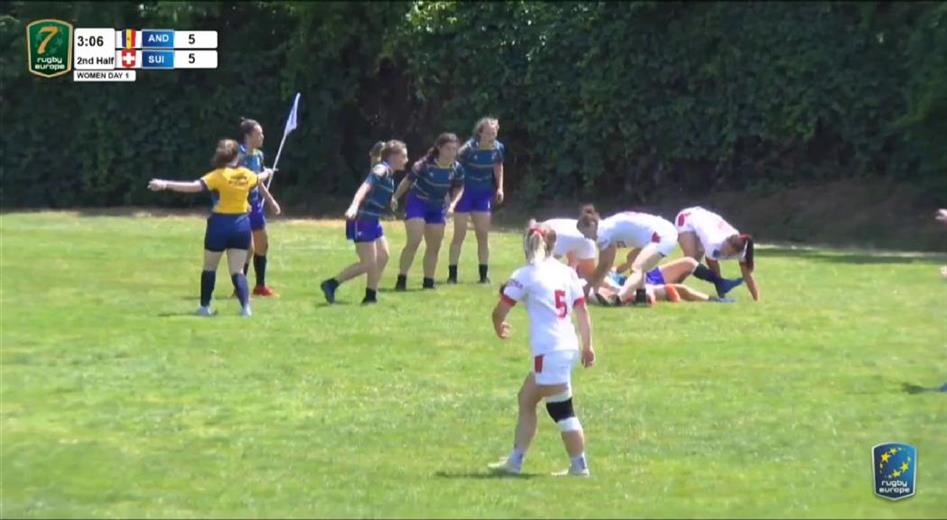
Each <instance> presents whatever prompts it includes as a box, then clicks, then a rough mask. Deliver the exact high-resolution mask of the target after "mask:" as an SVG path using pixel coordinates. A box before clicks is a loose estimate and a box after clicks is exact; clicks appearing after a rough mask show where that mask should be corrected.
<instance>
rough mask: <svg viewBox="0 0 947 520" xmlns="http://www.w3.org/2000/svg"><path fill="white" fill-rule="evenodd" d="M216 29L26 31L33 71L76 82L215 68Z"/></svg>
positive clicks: (40, 27)
mask: <svg viewBox="0 0 947 520" xmlns="http://www.w3.org/2000/svg"><path fill="white" fill-rule="evenodd" d="M216 49H217V31H180V30H175V29H121V30H118V29H114V28H77V29H73V27H72V24H70V23H68V22H65V21H62V20H54V19H44V20H36V21H34V22H32V23H30V24H29V25H27V27H26V53H27V67H28V69H29V71H30V73H32V74H35V75H37V76H41V77H44V78H52V77H56V76H61V75H64V74H68V73H69V72H70V71H73V81H135V80H136V79H137V70H138V69H145V70H147V69H156V70H170V69H216V68H217V50H216Z"/></svg>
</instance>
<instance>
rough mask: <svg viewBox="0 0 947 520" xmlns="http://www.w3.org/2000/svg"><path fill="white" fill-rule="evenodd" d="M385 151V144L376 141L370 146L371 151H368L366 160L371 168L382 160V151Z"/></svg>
mask: <svg viewBox="0 0 947 520" xmlns="http://www.w3.org/2000/svg"><path fill="white" fill-rule="evenodd" d="M384 149H385V142H384V141H378V142H377V143H375V144H374V146H372V149H371V150H369V151H368V160H369V161H371V163H372V164H371V166H375V165H376V164H378V163H379V162H381V160H382V151H383V150H384Z"/></svg>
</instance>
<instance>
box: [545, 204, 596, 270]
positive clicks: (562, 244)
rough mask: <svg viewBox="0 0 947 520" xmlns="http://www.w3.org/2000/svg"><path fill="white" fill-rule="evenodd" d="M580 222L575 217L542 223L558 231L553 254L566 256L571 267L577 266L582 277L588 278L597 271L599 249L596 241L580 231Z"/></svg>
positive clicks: (552, 219) (559, 256) (556, 256)
mask: <svg viewBox="0 0 947 520" xmlns="http://www.w3.org/2000/svg"><path fill="white" fill-rule="evenodd" d="M578 223H579V221H578V220H576V219H574V218H551V219H549V220H547V221H545V222H543V223H542V225H544V226H547V227H549V228H550V229H552V230H553V231H555V232H556V248H555V249H554V250H553V252H552V256H554V257H555V258H562V257H563V256H564V257H566V260H567V263H568V264H569V267H573V268H575V271H576V272H577V273H578V274H579V277H580V278H584V279H586V280H588V279H589V278H590V277H591V276H592V272H593V271H595V258H596V256H598V250H597V249H596V247H595V241H593V240H589V239H588V238H585V237H584V236H582V233H580V232H579V228H578Z"/></svg>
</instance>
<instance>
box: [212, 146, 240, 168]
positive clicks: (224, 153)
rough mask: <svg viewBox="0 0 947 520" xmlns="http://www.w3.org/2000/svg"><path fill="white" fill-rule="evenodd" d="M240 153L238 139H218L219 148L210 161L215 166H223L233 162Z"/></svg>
mask: <svg viewBox="0 0 947 520" xmlns="http://www.w3.org/2000/svg"><path fill="white" fill-rule="evenodd" d="M239 153H240V145H239V144H237V141H234V140H233V139H221V140H220V141H217V150H215V151H214V158H213V159H211V161H210V162H211V164H213V165H214V168H223V167H225V166H228V165H229V164H230V163H232V162H233V161H234V159H236V158H237V155H238V154H239Z"/></svg>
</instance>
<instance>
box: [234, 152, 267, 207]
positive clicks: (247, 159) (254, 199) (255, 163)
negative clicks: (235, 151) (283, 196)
mask: <svg viewBox="0 0 947 520" xmlns="http://www.w3.org/2000/svg"><path fill="white" fill-rule="evenodd" d="M239 158H240V166H243V167H244V168H246V169H248V170H250V171H251V172H253V173H256V174H259V173H262V172H263V151H262V150H253V152H252V153H247V148H246V146H244V145H242V144H241V145H240V155H239ZM248 200H249V201H250V211H260V209H261V208H262V203H263V197H262V196H261V195H260V189H259V188H253V189H252V190H250V195H249V196H248Z"/></svg>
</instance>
